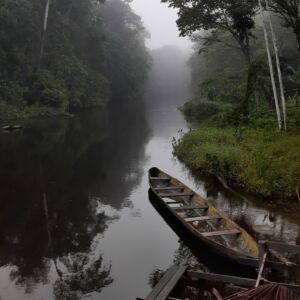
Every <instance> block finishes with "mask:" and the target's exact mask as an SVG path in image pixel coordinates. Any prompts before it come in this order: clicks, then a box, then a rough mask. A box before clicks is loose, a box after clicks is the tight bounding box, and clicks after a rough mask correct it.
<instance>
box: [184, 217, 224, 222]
mask: <svg viewBox="0 0 300 300" xmlns="http://www.w3.org/2000/svg"><path fill="white" fill-rule="evenodd" d="M184 220H185V221H186V222H195V221H200V222H202V221H211V220H222V218H221V217H217V216H202V217H196V218H186V219H184Z"/></svg>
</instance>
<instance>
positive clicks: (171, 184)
mask: <svg viewBox="0 0 300 300" xmlns="http://www.w3.org/2000/svg"><path fill="white" fill-rule="evenodd" d="M148 175H149V184H150V188H151V190H152V192H153V193H154V195H155V196H156V197H155V198H156V200H157V201H159V202H160V203H161V204H162V205H163V206H164V207H165V208H166V209H167V210H168V211H169V212H170V213H171V214H172V215H173V216H174V217H175V218H176V219H177V220H178V221H179V222H180V223H181V224H182V225H183V226H184V227H185V228H186V230H188V231H189V232H190V233H192V234H193V236H194V237H195V238H197V239H198V240H199V241H200V242H202V243H204V244H205V245H206V246H208V247H209V248H210V249H211V251H212V252H213V253H215V254H218V255H219V256H222V257H224V258H226V259H228V260H230V261H232V262H234V263H238V264H241V265H250V266H251V265H252V266H256V267H257V265H258V257H259V247H258V244H257V243H256V241H255V240H254V239H253V238H252V237H251V236H250V235H249V234H248V233H247V232H246V231H245V230H244V229H243V228H241V227H240V226H239V225H237V224H236V223H235V222H234V221H232V220H231V219H229V218H228V217H227V216H226V215H224V214H223V213H221V212H220V211H218V210H217V209H216V208H215V207H214V206H212V205H211V204H209V203H208V202H207V201H206V200H205V199H203V198H202V197H200V196H199V195H198V194H197V193H195V192H194V191H192V190H191V189H190V188H189V187H187V186H186V185H184V184H183V183H182V182H180V181H178V180H177V179H175V178H174V177H172V176H170V175H168V174H166V173H164V172H163V171H161V170H159V169H158V168H152V169H150V170H149V174H148Z"/></svg>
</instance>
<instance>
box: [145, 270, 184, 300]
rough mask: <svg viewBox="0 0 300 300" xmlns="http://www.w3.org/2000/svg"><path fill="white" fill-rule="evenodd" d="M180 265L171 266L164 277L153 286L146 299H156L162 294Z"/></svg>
mask: <svg viewBox="0 0 300 300" xmlns="http://www.w3.org/2000/svg"><path fill="white" fill-rule="evenodd" d="M178 268H179V266H178V265H173V266H172V267H171V268H169V269H168V270H167V272H166V273H165V275H164V276H163V277H162V279H161V280H160V281H159V282H158V284H157V285H156V286H155V287H154V288H153V290H152V291H151V292H150V294H149V295H148V296H147V297H146V298H145V300H155V299H157V296H158V295H159V294H160V292H161V291H162V289H163V288H164V287H165V285H166V284H167V283H168V282H169V281H170V280H171V278H172V277H173V276H174V274H175V273H176V271H177V270H178Z"/></svg>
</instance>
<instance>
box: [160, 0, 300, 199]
mask: <svg viewBox="0 0 300 300" xmlns="http://www.w3.org/2000/svg"><path fill="white" fill-rule="evenodd" d="M163 2H169V4H170V6H172V7H175V8H177V9H179V14H178V16H179V17H178V21H177V24H178V27H179V29H180V31H181V34H182V35H183V36H185V35H189V36H191V38H192V40H193V42H194V54H193V55H192V57H191V59H190V66H191V70H192V88H193V91H194V93H193V94H194V96H193V97H192V99H189V101H188V102H186V104H185V105H183V106H182V107H181V108H180V109H181V111H182V112H183V114H184V116H185V118H186V119H187V120H188V121H189V122H191V123H193V125H194V127H196V128H195V129H194V130H192V131H191V132H190V133H187V134H186V135H185V136H183V137H182V138H181V139H180V140H179V141H176V142H175V143H174V151H175V154H176V155H177V156H178V157H179V159H180V160H182V161H183V162H184V163H186V164H187V165H188V166H189V167H190V168H191V169H193V170H194V171H200V172H204V173H212V174H215V175H218V176H220V177H222V178H223V179H225V180H226V181H228V182H229V183H232V184H238V185H240V186H243V187H244V188H245V189H247V190H249V191H251V192H254V193H257V194H261V195H263V196H274V195H276V196H280V197H283V198H285V197H291V196H297V197H298V198H299V192H298V191H299V186H300V152H299V147H300V144H299V141H300V107H299V106H300V98H299V91H300V68H299V67H300V53H299V28H300V27H299V24H300V16H299V11H300V10H299V8H300V1H279V0H278V1H277V0H274V1H268V0H263V1H251V0H249V1H227V0H222V1H206V0H197V1H184V0H163ZM259 2H260V3H261V4H262V7H260V6H259ZM204 8H205V9H204ZM261 8H262V9H261ZM261 12H262V14H263V17H264V18H262V16H261ZM269 16H270V18H269ZM262 20H264V22H262ZM266 25H267V26H266ZM271 25H272V27H271ZM264 28H265V29H266V32H267V37H268V43H266V41H265V35H264ZM272 29H273V33H274V35H272ZM266 45H268V46H269V49H270V52H271V56H270V60H269V61H268V59H267V58H268V57H267V51H266V50H267V48H266ZM274 45H275V46H277V50H278V51H277V52H278V56H277V58H276V51H275V47H274ZM277 59H278V61H279V64H278V67H279V68H280V71H281V75H282V76H281V77H282V84H283V87H284V89H283V93H284V97H282V92H281V89H280V78H279V76H278V74H277V72H278V68H277V65H276V61H277ZM271 67H272V71H270V68H271ZM272 72H273V73H274V85H275V91H276V93H274V87H273V86H272V83H271V76H270V74H272ZM278 73H279V72H278ZM276 97H277V98H278V108H279V114H278V111H277V109H276V101H275V100H276ZM282 99H284V102H283V100H282ZM284 107H286V111H287V113H286V115H287V116H286V120H287V124H286V125H287V130H286V131H284V129H285V128H284V127H285V126H283V123H282V122H283V119H284ZM278 116H279V117H278ZM278 125H279V126H278ZM278 128H281V129H282V130H283V131H280V130H278ZM299 201H300V199H299Z"/></svg>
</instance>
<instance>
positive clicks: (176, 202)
mask: <svg viewBox="0 0 300 300" xmlns="http://www.w3.org/2000/svg"><path fill="white" fill-rule="evenodd" d="M166 203H167V204H168V205H170V204H182V201H172V202H166Z"/></svg>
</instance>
